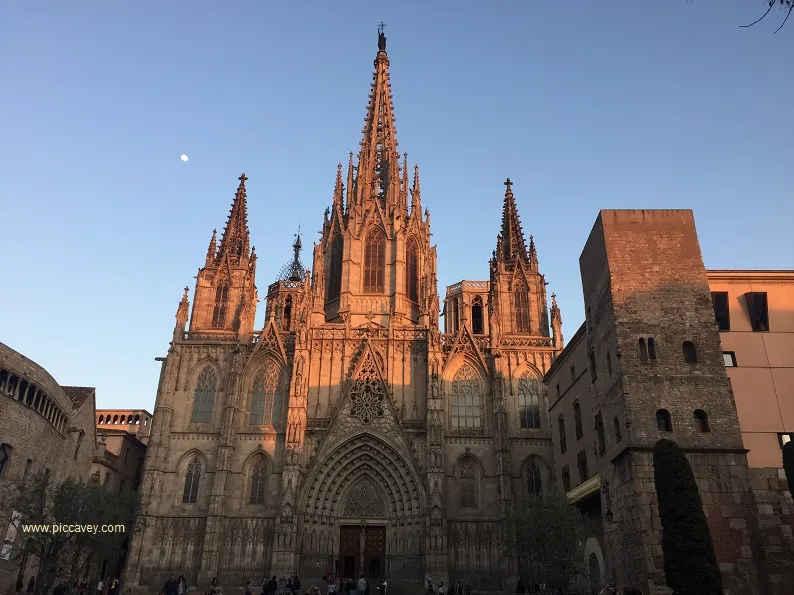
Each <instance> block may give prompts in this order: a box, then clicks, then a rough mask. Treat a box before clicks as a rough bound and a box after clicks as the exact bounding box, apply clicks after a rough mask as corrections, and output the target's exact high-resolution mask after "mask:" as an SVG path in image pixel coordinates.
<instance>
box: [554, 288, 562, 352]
mask: <svg viewBox="0 0 794 595" xmlns="http://www.w3.org/2000/svg"><path fill="white" fill-rule="evenodd" d="M551 330H552V332H553V334H554V337H553V339H554V346H555V347H556V348H557V349H562V348H563V347H564V341H565V339H564V338H563V336H562V313H561V312H560V307H559V306H558V305H557V295H556V294H554V293H552V294H551Z"/></svg>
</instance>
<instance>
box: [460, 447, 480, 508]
mask: <svg viewBox="0 0 794 595" xmlns="http://www.w3.org/2000/svg"><path fill="white" fill-rule="evenodd" d="M460 507H461V508H477V468H476V467H475V463H474V461H473V460H471V458H470V457H467V458H465V459H464V460H463V461H461V464H460Z"/></svg>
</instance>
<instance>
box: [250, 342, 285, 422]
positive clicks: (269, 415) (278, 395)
mask: <svg viewBox="0 0 794 595" xmlns="http://www.w3.org/2000/svg"><path fill="white" fill-rule="evenodd" d="M283 389H284V383H283V382H282V373H281V366H280V365H279V364H278V363H277V362H275V361H273V360H272V359H270V358H268V359H267V360H265V363H264V365H263V366H262V367H261V368H260V369H259V370H258V371H257V372H256V374H254V378H253V382H252V383H251V406H250V409H249V414H248V423H249V425H251V426H257V427H258V426H272V427H274V428H280V427H281V419H282V417H283V415H282V409H283V405H284V395H283Z"/></svg>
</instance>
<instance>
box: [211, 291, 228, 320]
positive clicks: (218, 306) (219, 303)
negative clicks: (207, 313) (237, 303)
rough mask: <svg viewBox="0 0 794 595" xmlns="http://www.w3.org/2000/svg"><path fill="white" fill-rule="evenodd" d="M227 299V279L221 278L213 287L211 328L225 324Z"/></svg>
mask: <svg viewBox="0 0 794 595" xmlns="http://www.w3.org/2000/svg"><path fill="white" fill-rule="evenodd" d="M228 300H229V280H228V279H221V280H220V281H219V282H218V285H217V286H216V287H215V306H214V307H213V309H212V328H223V327H224V326H226V303H227V302H228Z"/></svg>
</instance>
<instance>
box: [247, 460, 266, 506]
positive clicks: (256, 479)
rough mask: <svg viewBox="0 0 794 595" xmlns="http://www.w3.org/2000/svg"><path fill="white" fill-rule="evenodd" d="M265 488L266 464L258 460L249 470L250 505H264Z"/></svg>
mask: <svg viewBox="0 0 794 595" xmlns="http://www.w3.org/2000/svg"><path fill="white" fill-rule="evenodd" d="M266 488H267V464H266V463H265V461H263V460H262V459H259V460H258V461H257V462H256V463H254V466H253V467H252V469H251V498H250V503H251V504H259V505H261V504H264V503H265V493H266Z"/></svg>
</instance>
